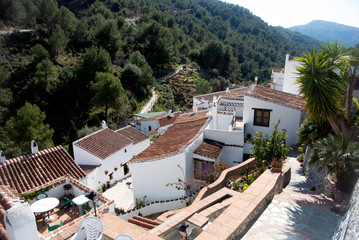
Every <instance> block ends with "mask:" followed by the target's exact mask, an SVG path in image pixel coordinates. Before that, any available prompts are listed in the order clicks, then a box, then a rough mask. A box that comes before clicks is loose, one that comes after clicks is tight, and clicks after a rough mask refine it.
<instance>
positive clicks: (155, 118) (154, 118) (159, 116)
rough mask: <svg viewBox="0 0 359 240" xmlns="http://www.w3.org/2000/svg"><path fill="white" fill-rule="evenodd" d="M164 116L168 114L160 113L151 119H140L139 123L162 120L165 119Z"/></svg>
mask: <svg viewBox="0 0 359 240" xmlns="http://www.w3.org/2000/svg"><path fill="white" fill-rule="evenodd" d="M166 116H168V113H162V114H159V115H156V116H152V117H149V118H145V119H142V120H141V121H153V120H157V119H158V118H163V117H166Z"/></svg>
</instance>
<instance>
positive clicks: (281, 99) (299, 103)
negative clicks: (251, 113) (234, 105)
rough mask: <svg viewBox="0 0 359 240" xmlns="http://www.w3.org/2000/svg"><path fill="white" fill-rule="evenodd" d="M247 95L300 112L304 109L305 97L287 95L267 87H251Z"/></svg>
mask: <svg viewBox="0 0 359 240" xmlns="http://www.w3.org/2000/svg"><path fill="white" fill-rule="evenodd" d="M245 95H248V96H252V97H255V98H259V99H262V100H265V101H269V102H273V103H279V104H281V105H284V106H287V107H290V108H295V109H299V110H303V109H304V99H303V97H301V96H299V95H294V94H291V93H286V92H282V91H277V90H274V89H270V88H266V87H265V86H260V85H251V86H250V88H249V89H248V91H247V92H246V94H245Z"/></svg>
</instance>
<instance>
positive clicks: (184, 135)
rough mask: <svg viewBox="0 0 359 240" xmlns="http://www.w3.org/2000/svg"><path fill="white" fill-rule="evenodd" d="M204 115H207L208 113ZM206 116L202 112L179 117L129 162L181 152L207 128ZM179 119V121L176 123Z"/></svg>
mask: <svg viewBox="0 0 359 240" xmlns="http://www.w3.org/2000/svg"><path fill="white" fill-rule="evenodd" d="M205 113H206V114H207V113H208V111H206V112H205ZM206 114H203V112H202V113H197V114H195V115H197V116H196V117H194V115H193V116H191V117H187V116H185V117H183V118H181V117H182V116H183V115H180V116H179V117H178V118H177V120H176V122H175V123H174V124H173V126H172V127H170V128H169V129H168V130H167V131H166V132H165V133H164V134H163V135H161V136H160V137H159V138H158V139H157V140H156V141H155V142H154V143H152V144H151V145H150V146H149V147H148V148H147V149H146V150H145V151H143V152H142V153H140V154H138V155H137V156H135V157H134V158H132V159H131V160H130V162H132V163H133V162H142V161H149V160H152V159H158V158H163V157H166V156H169V155H172V154H176V153H178V152H180V151H182V150H183V149H184V148H185V147H186V146H187V145H188V144H190V143H191V142H192V141H193V138H194V137H195V136H196V135H197V134H198V133H199V132H201V130H202V129H203V128H204V127H205V126H207V124H208V121H207V120H208V116H207V115H206ZM187 115H190V114H187ZM179 119H180V121H179V122H177V121H178V120H179ZM186 120H187V121H186Z"/></svg>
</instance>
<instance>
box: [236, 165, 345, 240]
mask: <svg viewBox="0 0 359 240" xmlns="http://www.w3.org/2000/svg"><path fill="white" fill-rule="evenodd" d="M289 162H290V164H291V169H292V170H291V171H292V172H291V181H290V183H289V184H288V186H287V187H286V188H285V189H283V192H282V193H280V194H278V195H276V196H275V197H274V199H273V200H272V202H271V203H270V204H269V206H268V207H267V208H266V210H265V211H264V212H263V214H262V215H261V216H260V217H259V218H258V219H257V221H256V222H255V223H254V225H253V226H252V227H251V229H249V231H248V232H247V234H246V235H245V236H244V237H243V238H242V239H244V240H262V239H266V240H267V239H269V240H270V239H275V240H281V239H293V240H301V239H316V240H322V239H323V240H327V239H331V236H332V234H333V233H334V231H335V229H336V226H337V224H338V223H339V221H340V219H341V217H340V216H339V215H337V214H336V213H334V212H332V211H331V210H330V209H331V208H332V207H333V206H335V202H334V201H333V200H332V199H329V198H327V197H325V196H323V195H321V194H318V193H316V192H315V191H311V186H310V185H309V184H308V183H307V181H306V178H305V176H304V175H303V173H302V169H301V167H300V164H299V162H297V160H296V159H295V158H289Z"/></svg>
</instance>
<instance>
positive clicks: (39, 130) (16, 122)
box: [3, 103, 54, 157]
mask: <svg viewBox="0 0 359 240" xmlns="http://www.w3.org/2000/svg"><path fill="white" fill-rule="evenodd" d="M45 118H46V115H45V113H44V112H41V111H40V108H39V107H38V106H36V105H32V104H30V103H26V104H25V105H24V106H23V107H22V108H20V109H19V110H18V111H17V115H16V117H12V118H11V119H10V120H8V121H7V122H6V125H5V130H4V133H3V138H4V143H5V145H6V151H5V154H6V155H7V156H12V157H15V156H19V155H24V154H28V153H30V150H31V149H30V142H31V140H34V141H35V142H36V143H37V144H38V146H39V148H40V149H44V148H49V147H52V146H53V142H52V134H53V133H54V130H53V129H51V128H50V126H49V125H48V124H44V120H45Z"/></svg>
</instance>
